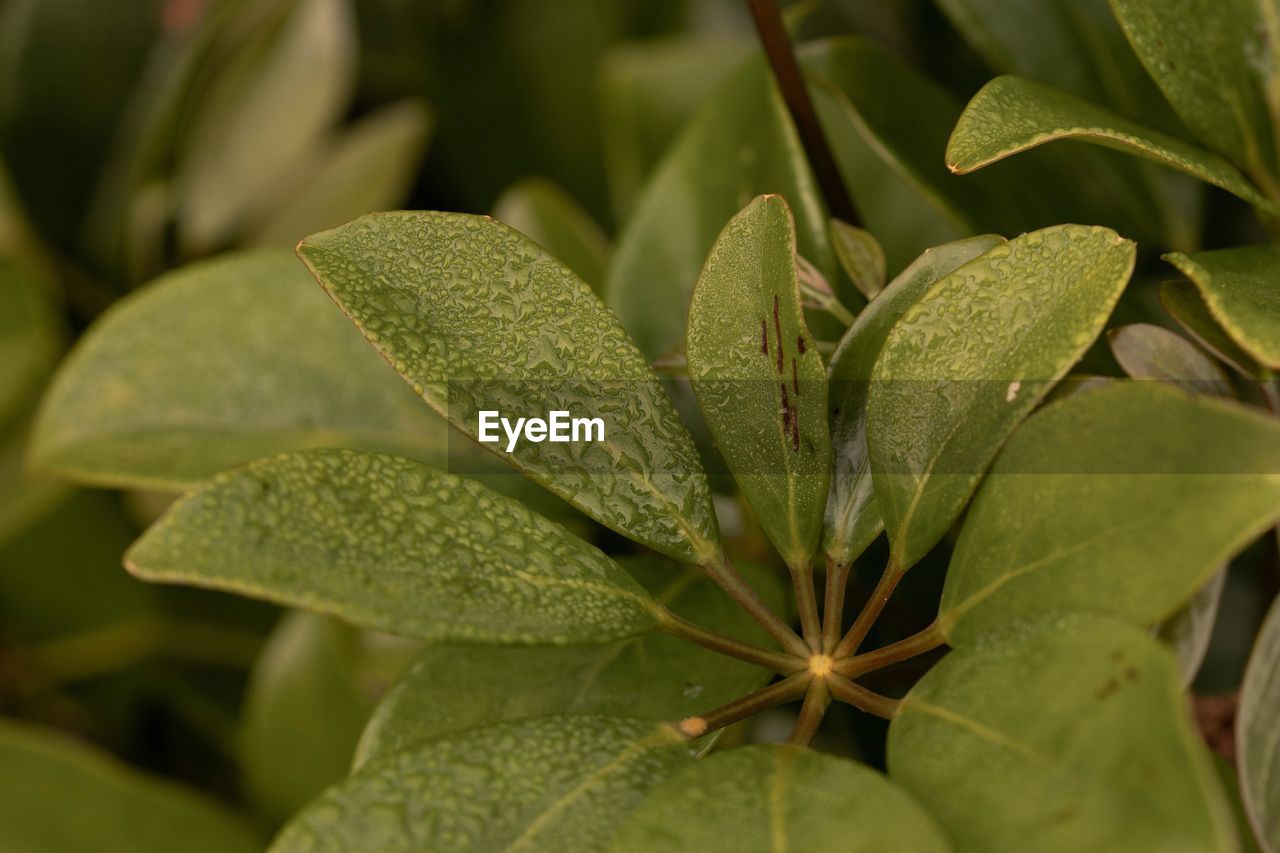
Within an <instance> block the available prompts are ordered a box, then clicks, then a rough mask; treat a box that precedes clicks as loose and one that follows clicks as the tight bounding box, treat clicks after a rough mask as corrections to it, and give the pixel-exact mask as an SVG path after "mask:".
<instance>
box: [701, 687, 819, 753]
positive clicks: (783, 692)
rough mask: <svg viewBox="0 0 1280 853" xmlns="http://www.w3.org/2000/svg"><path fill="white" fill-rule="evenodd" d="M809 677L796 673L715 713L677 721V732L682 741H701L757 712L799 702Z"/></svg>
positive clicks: (709, 712) (713, 711) (710, 712)
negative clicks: (698, 738) (702, 737)
mask: <svg viewBox="0 0 1280 853" xmlns="http://www.w3.org/2000/svg"><path fill="white" fill-rule="evenodd" d="M810 679H811V676H810V675H809V673H807V672H797V673H796V674H795V675H789V676H787V677H786V678H784V679H782V680H781V681H775V682H774V683H773V684H770V685H769V686H768V687H762V688H760V689H759V690H757V691H755V692H754V693H748V694H747V695H746V696H743V697H742V698H741V699H734V700H733V701H732V702H729V703H728V704H725V705H721V706H720V707H719V708H716V709H715V710H712V711H708V712H707V713H705V714H700V715H698V716H696V717H688V718H686V719H684V720H681V721H680V731H681V733H682V734H684V736H685V737H689V738H695V737H701V736H702V735H704V734H706V733H707V732H713V731H715V730H716V729H722V728H724V727H725V726H728V725H731V724H733V723H736V722H738V721H739V720H745V719H746V718H747V717H750V716H753V715H755V714H758V713H760V712H761V711H763V710H765V709H767V708H772V707H774V706H775V705H781V704H783V703H784V702H790V701H792V700H793V699H799V698H800V697H801V696H803V695H804V693H805V689H806V687H807V686H808V684H809V681H810Z"/></svg>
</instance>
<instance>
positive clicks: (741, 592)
mask: <svg viewBox="0 0 1280 853" xmlns="http://www.w3.org/2000/svg"><path fill="white" fill-rule="evenodd" d="M701 566H702V569H703V570H704V571H705V572H706V573H707V577H709V578H711V580H713V581H715V583H716V584H717V585H718V586H719V587H720V588H721V589H723V590H724V591H725V592H726V593H727V594H728V595H729V597H730V598H732V599H733V600H734V601H736V602H737V603H738V604H739V605H741V607H742V609H743V610H745V611H747V613H749V614H751V617H752V618H753V619H755V620H756V621H757V622H759V623H760V627H762V628H764V629H765V630H766V631H768V632H769V635H770V636H771V637H773V638H774V639H775V640H777V641H778V643H779V644H780V645H781V646H782V648H783V649H785V650H787V651H788V652H790V653H791V654H793V655H800V656H804V655H807V654H808V651H809V647H808V645H806V643H805V642H804V640H802V639H801V638H800V637H799V636H798V635H797V634H796V632H795V631H794V630H792V628H791V626H790V625H788V624H787V623H786V622H785V621H784V620H783V619H782V617H781V616H779V615H778V614H777V613H776V612H774V610H773V608H771V607H770V606H769V605H768V604H767V603H766V602H765V601H764V600H763V599H762V598H760V596H759V594H758V593H756V591H755V590H754V589H752V588H751V584H749V583H747V581H746V579H745V578H743V577H742V574H741V573H740V572H739V571H738V569H737V567H736V566H734V565H733V563H732V562H731V561H730V560H729V558H728V556H726V555H725V554H724V553H723V552H721V553H720V554H719V555H717V557H716V558H715V560H713V561H708V562H705V563H702V564H701Z"/></svg>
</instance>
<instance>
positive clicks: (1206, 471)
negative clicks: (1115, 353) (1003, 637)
mask: <svg viewBox="0 0 1280 853" xmlns="http://www.w3.org/2000/svg"><path fill="white" fill-rule="evenodd" d="M1209 436H1211V437H1212V440H1206V437H1209ZM1278 518H1280V423H1277V422H1276V421H1275V420H1274V419H1273V418H1268V417H1265V416H1263V415H1261V414H1258V413H1256V412H1255V411H1253V410H1251V409H1248V408H1245V407H1243V406H1240V405H1238V404H1235V403H1228V402H1225V401H1221V400H1217V399H1214V398H1211V397H1203V396H1202V397H1190V396H1188V395H1186V394H1183V393H1181V392H1179V391H1175V390H1173V389H1170V388H1168V387H1165V386H1164V385H1161V384H1159V383H1155V382H1121V383H1115V384H1113V385H1109V386H1106V387H1103V388H1098V389H1096V390H1092V391H1087V392H1084V393H1082V394H1078V395H1075V396H1073V397H1070V398H1068V399H1066V400H1063V401H1061V402H1058V403H1054V404H1053V405H1052V406H1049V407H1047V408H1045V409H1044V410H1043V411H1042V412H1040V413H1038V414H1037V415H1036V416H1035V417H1033V418H1032V419H1030V420H1029V421H1027V423H1026V425H1025V426H1023V427H1022V428H1021V429H1019V430H1018V431H1017V432H1016V433H1014V436H1013V438H1012V439H1010V441H1009V443H1008V444H1007V445H1006V446H1005V448H1004V450H1003V452H1001V454H1000V458H999V459H998V460H997V461H996V464H995V465H994V466H993V468H992V470H991V473H990V474H988V475H987V480H986V482H985V483H984V484H983V487H982V489H981V490H980V492H979V494H978V497H977V498H976V499H975V500H974V502H973V506H972V507H971V508H970V511H969V516H968V518H967V520H966V521H965V525H964V530H963V531H962V532H961V534H960V541H959V542H958V543H957V545H956V550H955V555H954V557H953V558H952V561H951V568H950V569H949V570H948V572H947V582H946V587H945V589H944V591H943V595H942V604H941V607H940V614H939V618H940V620H941V622H942V625H943V628H944V631H945V633H946V635H947V638H948V641H949V642H951V643H952V644H953V645H955V644H957V643H958V644H965V643H968V642H971V641H972V640H974V639H976V638H978V637H979V635H981V634H983V633H986V632H988V631H991V630H994V629H996V628H998V627H1000V626H1002V625H1006V624H1009V623H1012V622H1014V621H1016V620H1018V619H1021V618H1023V617H1025V616H1027V615H1028V614H1039V613H1054V612H1059V611H1062V610H1085V611H1090V612H1095V613H1105V614H1107V615H1110V616H1114V617H1117V618H1123V619H1127V620H1130V621H1133V622H1136V623H1138V624H1140V625H1145V626H1150V625H1153V624H1155V623H1156V622H1159V621H1160V620H1162V619H1165V618H1167V617H1169V616H1170V615H1171V614H1172V613H1173V612H1174V611H1175V610H1177V609H1178V608H1179V607H1180V606H1182V605H1183V604H1185V603H1186V602H1187V601H1188V599H1190V598H1191V596H1192V594H1193V592H1194V591H1195V590H1196V589H1198V588H1199V587H1200V586H1202V585H1203V584H1204V583H1205V582H1206V581H1207V580H1208V579H1209V576H1210V575H1212V574H1213V572H1215V571H1216V570H1217V569H1218V567H1220V566H1222V565H1223V564H1224V563H1226V562H1227V561H1228V560H1229V559H1230V558H1231V556H1232V555H1234V554H1235V553H1236V552H1237V551H1239V550H1240V549H1241V548H1243V547H1244V546H1245V545H1246V544H1247V543H1248V542H1249V541H1250V540H1252V539H1254V538H1255V537H1257V536H1258V535H1259V534H1260V533H1261V532H1262V531H1264V530H1265V529H1267V528H1268V527H1270V526H1271V525H1273V524H1275V522H1276V520H1277V519H1278Z"/></svg>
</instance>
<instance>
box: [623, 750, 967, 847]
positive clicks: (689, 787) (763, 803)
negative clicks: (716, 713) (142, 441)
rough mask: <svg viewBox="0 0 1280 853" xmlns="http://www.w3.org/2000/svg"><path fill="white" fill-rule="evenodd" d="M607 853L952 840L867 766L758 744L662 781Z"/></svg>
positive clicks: (928, 843) (930, 843)
mask: <svg viewBox="0 0 1280 853" xmlns="http://www.w3.org/2000/svg"><path fill="white" fill-rule="evenodd" d="M609 850H610V851H612V853H649V851H654V850H664V851H689V853H702V851H706V850H733V851H735V853H756V851H759V853H777V851H780V850H841V851H847V853H883V851H891V850H892V851H904V852H905V851H908V850H909V851H913V853H944V851H949V850H951V844H950V843H949V842H948V841H947V839H946V836H944V835H943V834H942V831H941V830H940V829H939V828H938V826H937V824H935V823H934V821H933V818H931V817H930V816H929V815H928V813H926V812H925V811H924V810H923V809H922V808H920V806H919V805H918V804H917V803H916V802H915V801H914V800H913V799H912V798H911V797H910V795H908V794H907V793H906V792H905V791H903V790H902V789H900V788H898V787H897V786H895V785H894V784H893V783H891V782H890V781H889V780H887V779H885V778H884V777H883V776H881V775H880V774H879V773H876V772H875V771H874V770H872V769H871V768H869V767H866V766H864V765H862V764H857V763H855V762H853V761H850V760H848V759H846V758H837V757H835V756H833V755H822V754H819V753H816V752H812V751H810V750H807V749H800V748H795V747H786V746H765V745H756V746H745V747H742V748H741V749H734V750H731V751H729V752H721V753H717V754H715V755H713V756H711V757H710V758H708V759H706V760H705V761H700V762H698V763H697V764H695V765H693V766H692V767H689V768H687V769H685V770H682V771H681V772H680V773H678V774H676V775H675V776H673V777H671V778H670V779H668V780H667V781H666V782H663V783H662V784H661V785H660V786H658V787H657V788H656V789H655V790H654V791H653V792H652V793H651V794H650V795H649V796H648V797H646V798H645V801H644V803H643V804H641V805H640V807H639V808H637V809H636V810H635V811H634V812H632V814H631V816H630V817H629V818H628V819H627V822H626V823H625V824H624V825H623V826H622V829H621V830H619V832H618V836H617V837H616V838H615V839H614V841H613V844H612V845H611V846H610V847H609Z"/></svg>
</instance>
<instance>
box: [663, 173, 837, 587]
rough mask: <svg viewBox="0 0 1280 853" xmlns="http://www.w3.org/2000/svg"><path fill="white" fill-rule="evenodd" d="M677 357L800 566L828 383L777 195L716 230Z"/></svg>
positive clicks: (826, 464) (754, 499)
mask: <svg viewBox="0 0 1280 853" xmlns="http://www.w3.org/2000/svg"><path fill="white" fill-rule="evenodd" d="M685 348H686V351H687V354H688V358H689V380H690V382H691V383H692V385H693V390H694V392H695V393H696V394H697V396H698V406H699V408H701V410H702V416H703V418H705V419H706V422H707V426H708V427H710V429H711V434H712V435H713V436H715V439H716V442H717V444H718V446H719V448H720V452H721V454H723V455H724V458H725V461H726V462H727V463H728V465H729V469H730V470H731V471H733V474H734V478H735V479H736V480H737V481H738V485H739V486H740V487H741V488H742V491H743V493H744V494H745V495H746V497H747V500H748V501H750V502H751V506H752V508H753V509H754V510H755V511H756V515H757V516H758V517H759V519H760V522H761V524H763V525H764V529H765V533H766V534H768V536H769V538H770V539H771V540H773V544H774V546H775V547H776V548H777V549H778V552H779V553H780V554H781V555H782V557H783V559H784V560H786V562H787V564H788V565H789V566H792V567H794V568H798V567H802V566H808V565H809V561H810V559H812V557H813V553H814V551H815V550H816V549H817V547H818V536H819V534H820V533H821V529H822V508H823V505H824V503H825V501H826V497H827V487H828V484H829V481H830V476H831V439H830V436H829V435H828V431H827V379H826V372H825V369H824V368H823V365H822V356H820V355H819V354H818V347H817V345H816V343H815V341H814V338H813V336H812V335H811V334H810V333H809V327H808V326H806V325H805V322H804V312H803V310H802V309H801V307H800V286H799V283H798V281H797V278H796V249H795V225H794V222H793V221H792V218H791V211H790V209H789V208H788V207H787V203H786V202H785V201H784V200H783V199H782V198H781V197H780V196H761V197H759V198H757V199H756V200H754V201H753V202H751V203H750V204H748V205H747V206H746V207H745V208H743V209H742V211H741V212H740V213H739V214H738V215H737V216H735V217H734V218H733V219H731V220H729V224H728V225H726V226H725V227H724V230H723V231H722V232H721V233H720V237H719V238H718V239H717V240H716V242H715V245H714V246H713V247H712V249H711V254H710V256H708V258H707V263H706V265H705V266H704V267H703V268H702V274H701V275H700V276H699V277H698V283H697V284H696V285H695V286H694V289H693V301H692V303H691V304H690V306H689V331H688V339H687V341H686V343H685Z"/></svg>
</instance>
